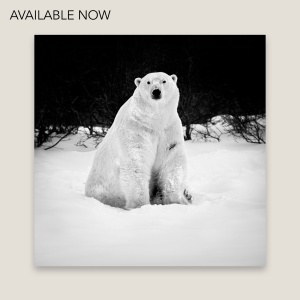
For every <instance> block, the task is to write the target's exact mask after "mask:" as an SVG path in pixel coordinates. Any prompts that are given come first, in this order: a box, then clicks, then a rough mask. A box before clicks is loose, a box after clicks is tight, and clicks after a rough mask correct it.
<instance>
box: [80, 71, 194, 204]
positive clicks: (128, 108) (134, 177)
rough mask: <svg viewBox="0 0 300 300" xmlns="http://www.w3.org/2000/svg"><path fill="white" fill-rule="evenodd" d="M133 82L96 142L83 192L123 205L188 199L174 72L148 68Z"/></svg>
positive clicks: (163, 202)
mask: <svg viewBox="0 0 300 300" xmlns="http://www.w3.org/2000/svg"><path fill="white" fill-rule="evenodd" d="M134 82H135V85H136V89H135V91H134V93H133V96H132V97H131V98H130V99H129V100H128V101H127V102H125V103H124V104H123V106H122V107H121V108H120V110H119V111H118V113H117V115H116V117H115V120H114V122H113V124H112V126H111V128H110V129H109V131H108V133H107V135H106V136H105V138H104V139H103V141H102V142H101V144H100V145H99V147H98V150H97V152H96V155H95V158H94V162H93V165H92V169H91V171H90V174H89V176H88V179H87V182H86V186H85V194H86V196H89V197H94V198H95V199H98V200H99V201H101V202H102V203H104V204H108V205H111V206H114V207H121V208H125V209H132V208H137V207H141V206H142V205H146V204H150V203H151V204H171V203H180V204H188V203H190V202H191V196H190V195H189V194H188V192H187V190H186V185H185V181H186V169H187V167H186V165H187V162H186V155H185V152H184V139H183V132H182V123H181V120H180V118H179V116H178V113H177V106H178V101H179V90H178V87H177V76H176V75H171V76H169V75H167V74H166V73H163V72H159V73H150V74H148V75H146V76H145V77H143V78H136V79H135V81H134Z"/></svg>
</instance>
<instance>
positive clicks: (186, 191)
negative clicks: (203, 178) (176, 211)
mask: <svg viewBox="0 0 300 300" xmlns="http://www.w3.org/2000/svg"><path fill="white" fill-rule="evenodd" d="M183 195H184V197H185V199H186V200H187V201H188V202H190V203H192V201H193V196H192V195H191V194H190V193H189V192H188V190H187V189H185V190H184V191H183Z"/></svg>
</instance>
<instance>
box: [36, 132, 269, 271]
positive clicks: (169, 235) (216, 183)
mask: <svg viewBox="0 0 300 300" xmlns="http://www.w3.org/2000/svg"><path fill="white" fill-rule="evenodd" d="M79 138H81V139H82V138H83V135H82V133H79V134H77V135H73V136H71V137H70V138H69V139H67V141H64V142H61V143H60V144H58V145H57V147H55V148H52V149H50V150H48V151H45V150H43V149H37V150H35V191H34V193H35V195H34V196H35V199H34V212H35V220H34V252H35V253H34V260H35V265H36V266H263V265H264V264H265V247H266V224H265V223H266V220H265V217H266V216H265V214H266V210H265V206H266V203H265V201H266V174H265V145H255V144H248V143H245V142H242V141H241V142H240V143H236V142H234V141H233V140H230V139H227V140H225V141H223V142H221V143H217V142H216V143H209V142H208V143H204V142H200V141H197V142H191V141H189V142H185V147H186V152H187V157H188V183H189V192H190V193H191V194H192V195H193V204H192V205H179V204H172V205H145V206H143V207H141V208H138V209H133V210H130V211H126V210H123V209H120V208H113V207H110V206H107V205H105V204H102V203H100V202H99V201H97V200H95V199H93V198H88V197H86V196H85V195H84V187H85V182H86V179H87V176H88V173H89V170H90V168H91V165H92V161H93V158H94V155H95V148H94V142H93V140H92V139H90V140H88V141H86V142H84V144H85V145H86V147H84V146H75V144H76V143H77V142H78V139H79ZM52 142H55V138H54V139H53V141H52ZM80 144H81V143H80Z"/></svg>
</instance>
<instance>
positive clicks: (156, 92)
mask: <svg viewBox="0 0 300 300" xmlns="http://www.w3.org/2000/svg"><path fill="white" fill-rule="evenodd" d="M151 98H152V99H154V100H159V99H161V90H160V89H159V88H158V87H154V88H153V89H152V90H151Z"/></svg>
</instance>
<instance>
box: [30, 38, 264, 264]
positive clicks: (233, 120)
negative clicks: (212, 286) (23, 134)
mask: <svg viewBox="0 0 300 300" xmlns="http://www.w3.org/2000/svg"><path fill="white" fill-rule="evenodd" d="M33 209H34V224H33V227H34V229H33V230H34V241H33V242H34V249H33V250H34V264H35V266H39V267H47V266H59V267H63V266H114V267H118V266H120V267H123V266H129V267H130V266H133V267H135V266H139V267H143V266H153V267H155V266H162V267H163V266H170V267H171V266H172V267H181V266H189V267H193V266H195V267H196V266H203V267H224V266H226V267H231V266H232V267H236V266H239V267H248V266H251V267H257V266H264V265H265V262H266V238H267V236H266V214H267V211H266V37H265V35H35V37H34V208H33Z"/></svg>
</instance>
